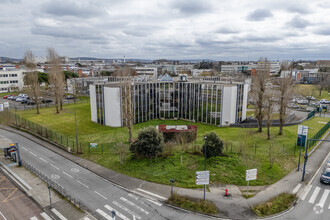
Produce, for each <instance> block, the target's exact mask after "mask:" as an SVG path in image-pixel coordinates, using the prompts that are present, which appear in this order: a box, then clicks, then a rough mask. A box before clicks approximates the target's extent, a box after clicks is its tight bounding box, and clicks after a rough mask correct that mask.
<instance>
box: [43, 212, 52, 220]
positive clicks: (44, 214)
mask: <svg viewBox="0 0 330 220" xmlns="http://www.w3.org/2000/svg"><path fill="white" fill-rule="evenodd" d="M40 215H41V217H43V218H44V219H45V220H52V218H51V217H50V216H49V215H47V214H46V212H42V213H40Z"/></svg>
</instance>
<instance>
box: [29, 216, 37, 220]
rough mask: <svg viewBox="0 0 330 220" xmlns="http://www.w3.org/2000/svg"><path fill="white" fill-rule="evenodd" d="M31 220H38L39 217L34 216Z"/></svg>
mask: <svg viewBox="0 0 330 220" xmlns="http://www.w3.org/2000/svg"><path fill="white" fill-rule="evenodd" d="M30 219H31V220H38V218H37V217H35V216H33V217H32V218H30Z"/></svg>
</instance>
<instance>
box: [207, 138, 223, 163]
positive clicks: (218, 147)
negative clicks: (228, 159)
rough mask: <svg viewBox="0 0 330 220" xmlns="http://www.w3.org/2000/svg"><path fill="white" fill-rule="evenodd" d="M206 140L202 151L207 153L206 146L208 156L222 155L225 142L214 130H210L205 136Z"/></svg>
mask: <svg viewBox="0 0 330 220" xmlns="http://www.w3.org/2000/svg"><path fill="white" fill-rule="evenodd" d="M204 138H205V142H204V145H203V148H202V153H203V154H205V148H206V157H207V158H210V157H216V156H221V155H222V150H223V142H222V140H221V139H220V138H219V137H218V136H217V135H216V133H214V132H210V133H208V134H206V135H205V136H204Z"/></svg>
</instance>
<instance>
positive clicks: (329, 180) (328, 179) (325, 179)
mask: <svg viewBox="0 0 330 220" xmlns="http://www.w3.org/2000/svg"><path fill="white" fill-rule="evenodd" d="M320 182H321V183H324V184H330V168H327V169H325V170H324V171H323V173H322V174H321V177H320Z"/></svg>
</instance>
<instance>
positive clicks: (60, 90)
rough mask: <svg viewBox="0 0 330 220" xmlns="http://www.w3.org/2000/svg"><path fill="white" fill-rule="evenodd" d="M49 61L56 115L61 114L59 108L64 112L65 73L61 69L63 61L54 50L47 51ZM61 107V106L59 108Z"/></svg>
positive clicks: (50, 81)
mask: <svg viewBox="0 0 330 220" xmlns="http://www.w3.org/2000/svg"><path fill="white" fill-rule="evenodd" d="M47 60H48V63H49V64H50V71H49V83H50V85H51V89H52V92H53V93H54V98H55V108H56V113H57V114H58V113H59V107H60V109H61V110H62V106H63V96H64V94H65V93H64V87H65V82H64V73H63V70H62V68H61V59H60V57H59V55H58V54H57V53H56V51H55V50H54V49H53V48H48V49H47ZM59 105H60V106H59Z"/></svg>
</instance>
